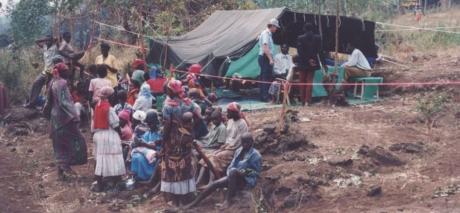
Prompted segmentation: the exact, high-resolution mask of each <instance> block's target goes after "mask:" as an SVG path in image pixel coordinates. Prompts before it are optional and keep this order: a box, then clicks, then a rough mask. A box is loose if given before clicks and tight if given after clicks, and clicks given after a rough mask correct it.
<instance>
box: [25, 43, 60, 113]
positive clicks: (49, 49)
mask: <svg viewBox="0 0 460 213" xmlns="http://www.w3.org/2000/svg"><path fill="white" fill-rule="evenodd" d="M35 43H36V44H37V46H38V47H40V48H41V49H42V50H43V60H44V62H45V64H44V69H43V71H42V72H41V73H40V74H39V75H38V76H37V78H36V79H35V81H34V82H33V84H32V88H31V90H30V95H29V100H28V102H27V103H26V104H25V105H24V106H25V107H28V108H34V107H36V106H37V103H38V102H37V101H38V96H39V95H40V93H41V91H42V88H43V86H45V84H47V83H48V81H49V80H50V79H51V77H52V71H53V66H54V64H53V59H54V58H55V57H56V56H57V55H58V52H57V46H56V39H55V38H53V36H52V35H48V36H47V37H45V38H43V39H39V40H36V41H35Z"/></svg>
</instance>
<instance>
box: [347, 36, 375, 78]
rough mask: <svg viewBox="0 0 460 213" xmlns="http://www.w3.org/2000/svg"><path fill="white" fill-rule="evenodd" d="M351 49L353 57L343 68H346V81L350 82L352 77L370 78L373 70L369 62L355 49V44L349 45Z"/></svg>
mask: <svg viewBox="0 0 460 213" xmlns="http://www.w3.org/2000/svg"><path fill="white" fill-rule="evenodd" d="M348 47H349V48H350V49H353V52H352V53H351V56H350V57H349V58H348V61H347V62H345V63H344V64H343V65H342V67H344V68H345V76H344V79H343V80H344V81H345V82H349V80H350V78H352V77H368V76H370V75H371V71H372V68H371V66H370V65H369V62H368V61H367V58H366V56H364V54H363V53H362V52H361V50H359V49H358V48H356V47H355V45H353V44H351V43H350V44H349V46H348Z"/></svg>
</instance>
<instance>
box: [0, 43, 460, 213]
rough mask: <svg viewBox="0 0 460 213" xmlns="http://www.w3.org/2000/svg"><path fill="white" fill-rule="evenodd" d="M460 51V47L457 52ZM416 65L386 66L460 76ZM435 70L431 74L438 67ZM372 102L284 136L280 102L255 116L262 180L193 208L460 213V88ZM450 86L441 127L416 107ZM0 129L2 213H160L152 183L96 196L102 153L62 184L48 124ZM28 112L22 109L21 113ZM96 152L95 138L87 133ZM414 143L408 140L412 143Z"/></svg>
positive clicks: (304, 112) (432, 76) (428, 62)
mask: <svg viewBox="0 0 460 213" xmlns="http://www.w3.org/2000/svg"><path fill="white" fill-rule="evenodd" d="M456 50H457V52H458V48H457V49H456ZM420 57H421V58H423V60H422V62H420V61H418V62H411V67H416V68H417V69H401V68H399V67H397V66H393V67H392V66H389V65H386V66H385V68H386V69H382V71H380V73H379V75H382V76H384V77H385V80H386V81H387V82H404V81H410V82H413V81H432V80H436V81H439V80H457V81H458V80H460V78H459V76H458V66H459V65H460V57H458V56H449V57H447V56H446V57H445V56H444V55H442V54H440V55H439V56H436V57H432V56H424V55H421V56H420ZM433 66H435V67H436V71H435V72H434V71H432V67H433ZM384 90H385V91H383V92H382V93H383V94H384V95H385V96H384V97H383V99H382V100H381V101H379V102H377V103H373V104H370V105H359V106H351V107H332V106H327V105H325V104H323V103H318V104H315V105H313V106H311V107H305V108H291V109H292V110H295V111H298V115H297V117H296V118H297V119H298V120H296V121H293V122H291V123H290V129H289V131H288V132H287V133H286V134H284V135H279V134H278V133H277V132H271V129H270V128H269V127H270V124H271V125H275V126H276V125H277V123H278V121H279V113H280V112H279V109H275V110H267V111H259V112H252V113H249V114H248V115H247V117H248V119H249V121H250V124H251V126H250V127H251V130H252V132H253V133H254V134H255V135H256V141H257V143H256V147H257V148H258V149H259V150H260V151H261V152H262V154H263V172H262V174H261V177H260V181H259V183H258V186H257V187H256V188H255V189H253V190H251V191H247V192H242V193H241V194H240V195H239V197H238V199H237V203H235V204H234V205H233V206H231V207H230V208H228V209H224V210H219V209H218V208H216V207H215V204H216V203H219V202H222V201H223V196H224V191H219V192H216V193H215V194H214V195H213V196H212V197H210V198H208V199H206V200H205V201H204V202H203V203H202V204H201V205H200V206H198V207H197V208H195V209H191V210H186V211H189V212H460V169H459V168H458V163H459V162H460V154H459V153H460V143H459V141H460V135H459V134H458V132H459V129H460V118H459V117H460V116H459V115H460V107H459V102H460V88H459V87H458V86H452V85H451V86H442V87H441V86H429V87H419V88H414V87H411V88H406V87H400V88H397V89H395V88H384ZM438 91H443V92H446V93H447V94H449V96H450V97H451V99H450V102H449V103H448V104H447V107H446V108H445V109H444V110H443V111H442V113H441V115H440V116H439V118H438V119H437V122H436V123H435V125H434V127H433V129H431V130H428V128H427V127H426V125H425V123H424V122H423V119H422V118H421V117H420V114H419V113H418V112H416V103H417V101H416V100H417V97H418V96H421V95H424V94H431V93H434V92H438ZM11 115H12V116H13V118H12V117H11V116H10V117H9V118H8V119H9V120H8V119H7V121H8V122H7V123H6V124H5V125H4V126H3V127H2V128H0V147H1V149H0V162H1V163H0V190H1V192H2V193H0V207H1V208H0V209H1V210H0V212H119V211H121V212H157V211H158V212H161V211H163V210H165V209H167V208H168V204H167V203H166V202H164V200H163V198H162V196H161V195H160V194H158V195H154V196H153V197H152V198H148V199H145V198H143V197H142V195H143V193H144V192H145V191H146V190H148V187H140V188H139V189H136V190H135V191H129V192H128V191H124V192H121V193H118V194H111V193H101V194H95V193H92V192H90V191H89V187H90V185H91V183H92V182H93V179H92V177H93V168H94V159H92V158H91V159H90V161H89V163H88V164H87V165H84V166H79V167H75V168H74V169H75V170H76V171H77V173H78V174H79V176H78V177H76V178H74V179H71V180H69V181H66V182H60V181H57V175H56V166H55V164H54V159H53V150H52V146H51V140H50V139H49V137H48V133H47V125H48V124H47V121H46V120H44V119H43V118H40V117H37V116H36V115H33V113H32V114H30V113H29V112H26V111H24V109H21V108H19V107H18V108H15V109H12V111H11ZM20 115H24V116H22V117H21V116H20ZM84 134H85V135H86V137H87V143H88V146H89V149H90V150H89V153H92V150H91V148H92V142H91V140H90V137H89V136H90V135H89V133H88V132H85V133H84ZM408 144H409V145H408Z"/></svg>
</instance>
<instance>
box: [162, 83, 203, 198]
mask: <svg viewBox="0 0 460 213" xmlns="http://www.w3.org/2000/svg"><path fill="white" fill-rule="evenodd" d="M183 93H184V91H183V89H182V84H181V82H180V81H178V80H171V81H170V82H169V83H168V84H167V95H168V97H167V98H166V101H165V106H164V107H163V124H164V133H163V147H162V152H161V153H162V161H161V191H162V192H164V193H165V195H166V199H167V200H172V201H173V203H174V204H175V205H176V206H178V205H179V204H180V203H182V204H185V203H186V202H187V198H188V197H189V195H190V194H191V193H193V192H195V191H196V183H195V170H196V169H195V158H194V155H193V153H192V142H193V139H194V136H193V132H192V125H193V124H192V120H193V114H192V113H191V112H193V108H194V105H193V104H192V103H191V102H190V101H187V100H184V99H182V98H181V97H184V94H183Z"/></svg>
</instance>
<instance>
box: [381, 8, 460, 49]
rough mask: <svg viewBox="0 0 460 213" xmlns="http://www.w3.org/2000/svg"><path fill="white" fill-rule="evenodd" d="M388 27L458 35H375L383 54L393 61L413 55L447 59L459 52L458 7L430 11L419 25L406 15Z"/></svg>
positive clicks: (411, 14) (393, 32)
mask: <svg viewBox="0 0 460 213" xmlns="http://www.w3.org/2000/svg"><path fill="white" fill-rule="evenodd" d="M391 23H393V24H398V25H404V26H412V27H418V28H439V30H443V31H452V32H458V34H455V33H445V32H432V31H420V30H401V31H391V32H377V34H376V37H377V41H378V42H379V43H382V44H383V45H382V49H381V50H382V52H383V53H385V54H389V55H394V56H396V57H398V56H401V55H402V56H405V55H407V54H409V55H410V54H413V53H414V52H423V53H425V54H436V55H437V54H440V53H441V54H444V55H450V53H452V52H458V50H459V46H460V7H456V8H452V9H450V10H448V11H442V12H439V11H429V12H428V13H427V14H426V16H423V17H422V20H421V21H420V22H417V21H416V20H415V16H414V14H413V13H410V14H405V15H402V16H400V17H397V18H395V19H393V20H391ZM455 27H458V28H455ZM383 29H384V30H399V29H403V28H396V27H387V28H383Z"/></svg>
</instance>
